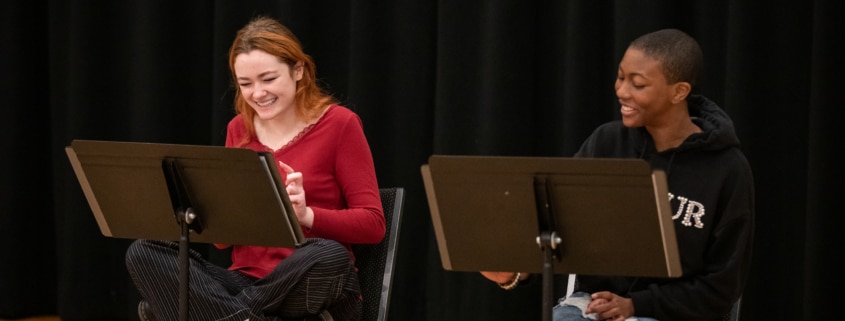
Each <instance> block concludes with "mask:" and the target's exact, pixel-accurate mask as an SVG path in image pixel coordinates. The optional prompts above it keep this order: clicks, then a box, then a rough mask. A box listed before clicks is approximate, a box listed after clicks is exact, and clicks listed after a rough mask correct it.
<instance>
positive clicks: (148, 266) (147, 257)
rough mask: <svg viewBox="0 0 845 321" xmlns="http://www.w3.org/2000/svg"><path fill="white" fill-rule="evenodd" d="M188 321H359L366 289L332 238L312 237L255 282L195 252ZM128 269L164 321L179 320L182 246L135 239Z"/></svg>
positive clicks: (345, 252) (128, 254) (191, 262)
mask: <svg viewBox="0 0 845 321" xmlns="http://www.w3.org/2000/svg"><path fill="white" fill-rule="evenodd" d="M188 258H189V259H188V261H189V270H188V271H189V272H188V276H189V282H188V319H189V320H191V321H210V320H219V321H244V320H247V319H249V320H250V321H264V320H267V321H291V320H303V319H304V318H306V317H309V316H313V315H316V314H319V313H320V312H321V311H323V310H328V311H329V312H330V313H331V315H332V317H333V318H334V319H335V320H358V319H359V318H360V315H361V290H360V286H359V284H358V274H357V272H356V269H355V266H354V264H353V263H352V260H351V259H350V254H349V251H348V250H347V249H346V248H345V247H343V245H341V244H340V243H338V242H336V241H332V240H327V239H320V238H313V239H308V240H307V241H306V242H305V244H303V245H302V246H301V247H300V248H298V249H297V250H296V251H294V252H293V254H291V255H290V256H289V257H288V258H286V259H285V260H283V261H282V262H281V263H280V264H279V265H277V266H276V268H275V269H274V270H273V271H272V272H270V274H268V275H267V276H265V277H263V278H260V279H256V278H254V277H251V276H248V275H245V274H243V273H240V272H237V271H230V270H228V269H226V268H224V267H221V266H219V265H216V264H214V263H211V262H209V261H207V260H205V259H204V258H202V256H201V255H200V254H199V253H197V252H196V251H193V250H190V253H189V255H188ZM126 267H127V270H128V271H129V275H130V276H131V278H132V281H133V282H134V283H135V287H136V288H137V289H138V292H139V293H140V294H141V296H142V297H143V298H144V300H146V301H147V302H148V303H149V305H150V308H151V310H152V312H153V313H154V314H155V315H156V317H157V318H158V320H161V321H176V320H178V319H179V243H176V242H171V241H154V240H136V241H135V242H133V243H132V244H131V245H130V246H129V249H128V250H127V251H126Z"/></svg>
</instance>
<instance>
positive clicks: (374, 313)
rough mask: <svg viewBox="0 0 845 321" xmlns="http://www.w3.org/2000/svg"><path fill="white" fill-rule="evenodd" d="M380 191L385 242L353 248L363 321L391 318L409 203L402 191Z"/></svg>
mask: <svg viewBox="0 0 845 321" xmlns="http://www.w3.org/2000/svg"><path fill="white" fill-rule="evenodd" d="M379 191H380V192H381V204H382V208H383V210H384V222H385V226H386V230H385V233H384V239H382V240H381V242H380V243H378V244H353V245H352V252H354V253H355V265H356V266H357V267H358V280H359V282H360V283H361V293H362V294H363V297H364V306H363V310H362V311H361V321H384V320H385V319H386V318H387V308H388V304H389V303H390V286H391V284H392V283H393V266H394V263H395V262H396V244H397V243H398V242H397V241H398V238H399V223H400V222H401V219H402V207H403V205H404V202H405V189H404V188H402V187H390V188H382V189H380V190H379Z"/></svg>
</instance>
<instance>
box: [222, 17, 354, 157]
mask: <svg viewBox="0 0 845 321" xmlns="http://www.w3.org/2000/svg"><path fill="white" fill-rule="evenodd" d="M253 50H261V51H264V52H266V53H268V54H270V55H273V56H276V57H278V58H279V60H280V61H281V62H283V63H286V64H287V65H288V67H290V70H291V72H293V70H294V69H293V68H294V67H295V66H296V64H297V63H302V69H303V72H302V79H300V80H299V81H297V82H296V94H295V95H294V106H296V114H297V116H299V117H303V118H304V119H305V120H306V121H311V120H313V119H316V118H318V117H320V115H322V114H323V111H325V109H326V108H328V107H329V106H330V105H331V104H334V103H337V100H336V99H335V98H334V97H333V96H332V95H330V94H328V93H327V92H325V91H324V90H323V88H321V87H320V85H319V84H318V82H317V78H316V66H314V61H313V60H312V59H311V56H309V55H307V54H305V52H304V51H303V50H302V44H301V43H300V42H299V39H297V38H296V36H295V35H294V34H293V33H292V32H291V31H290V30H289V29H288V28H287V27H285V26H284V25H282V24H281V23H279V22H278V21H276V20H275V19H272V18H268V17H264V16H259V17H256V18H254V19H253V20H251V21H250V22H249V23H248V24H247V25H246V26H244V27H243V28H241V29H240V30H238V34H237V35H236V36H235V40H234V41H232V47H231V48H229V70H230V72H231V74H232V85H233V86H234V87H235V112H236V113H238V114H241V115H242V116H243V117H242V118H243V121H244V125H245V126H246V128H247V131H248V132H249V136H248V137H247V138H246V139H245V141H243V142H241V143H240V145H241V146H243V145H245V144H247V143H248V142H249V141H250V140H257V139H258V138H257V137H256V134H255V124H254V123H253V118H254V117H255V110H253V109H252V107H250V106H249V104H248V103H247V102H246V99H244V97H243V95H242V93H241V89H240V86H238V82H237V77H238V76H237V74H236V73H235V58H236V57H237V56H238V55H239V54H243V53H249V52H250V51H253Z"/></svg>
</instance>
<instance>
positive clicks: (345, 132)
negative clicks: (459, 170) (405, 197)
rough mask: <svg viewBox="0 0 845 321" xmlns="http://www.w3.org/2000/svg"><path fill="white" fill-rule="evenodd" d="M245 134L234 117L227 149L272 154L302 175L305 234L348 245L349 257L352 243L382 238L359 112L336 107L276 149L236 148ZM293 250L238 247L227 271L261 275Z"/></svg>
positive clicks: (379, 209) (251, 145)
mask: <svg viewBox="0 0 845 321" xmlns="http://www.w3.org/2000/svg"><path fill="white" fill-rule="evenodd" d="M247 135H248V133H247V129H246V127H245V126H244V124H243V120H242V116H241V115H237V116H235V117H234V118H233V119H232V120H231V121H229V124H228V127H227V134H226V147H244V148H250V149H253V150H256V151H269V152H272V153H273V157H274V158H275V159H276V160H277V161H282V162H284V163H285V164H288V165H290V166H291V167H292V168H293V169H294V170H296V171H297V172H301V173H302V178H303V184H302V185H303V188H304V189H305V201H306V205H307V206H308V207H311V209H312V210H313V211H314V223H313V225H312V226H311V228H310V229H307V228H304V227H303V232H304V234H305V237H321V238H327V239H332V240H335V241H338V242H340V243H342V244H344V245H345V246H346V248H347V249H349V251H350V256H351V255H352V250H351V247H350V244H353V243H369V244H372V243H378V242H379V241H381V239H382V238H383V237H384V232H385V222H384V212H383V211H382V207H381V197H380V196H379V187H378V182H377V180H376V174H375V166H374V164H373V157H372V153H371V151H370V147H369V144H368V143H367V139H366V137H365V136H364V130H363V124H362V122H361V119H360V117H358V115H357V114H355V113H354V112H352V111H351V110H349V109H347V108H346V107H343V106H339V105H332V106H331V107H329V109H328V110H327V111H326V112H325V113H324V114H323V116H322V117H321V118H320V120H319V121H317V123H315V124H314V125H311V127H309V128H306V130H304V131H303V132H302V133H300V135H299V136H297V137H296V138H294V139H293V140H292V141H291V142H290V143H288V144H287V145H286V146H284V147H282V148H281V149H279V150H276V151H273V150H272V149H270V148H268V147H266V146H264V145H263V144H261V142H259V141H257V140H254V139H253V140H250V141H249V143H248V144H246V145H245V146H238V145H239V143H240V142H242V141H244V137H245V136H247ZM279 172H280V173H281V174H282V177H283V178H284V175H285V171H284V170H283V169H281V168H280V169H279ZM215 245H216V246H217V247H218V248H225V247H226V246H227V245H222V244H215ZM293 251H294V249H293V248H272V247H262V246H250V245H234V247H233V248H232V265H231V266H230V267H229V269H230V270H237V271H241V272H243V273H245V274H247V275H251V276H254V277H258V278H261V277H264V276H265V275H267V274H268V273H270V271H272V270H273V269H274V268H275V267H276V265H278V264H279V262H281V261H282V260H283V259H285V258H286V257H288V255H290V254H291V253H292V252H293Z"/></svg>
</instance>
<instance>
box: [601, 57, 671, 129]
mask: <svg viewBox="0 0 845 321" xmlns="http://www.w3.org/2000/svg"><path fill="white" fill-rule="evenodd" d="M676 86H677V84H669V83H667V80H666V76H665V75H664V73H663V70H662V69H661V62H660V61H658V60H656V59H654V58H652V57H648V56H646V55H645V54H644V53H643V52H642V50H639V49H636V48H628V50H627V51H626V52H625V56H624V57H622V61H621V62H620V63H619V70H618V74H617V77H616V84H615V88H616V96H617V97H618V98H619V104H621V105H622V106H621V108H620V112H621V113H622V122H623V123H624V124H625V126H627V127H642V126H648V127H652V126H654V127H660V126H663V125H665V123H666V122H669V121H671V117H670V113H672V112H673V108H672V107H674V106H675V104H676V103H677V101H673V99H675V100H677V99H676V98H677V95H676V94H677V89H678V88H676Z"/></svg>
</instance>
